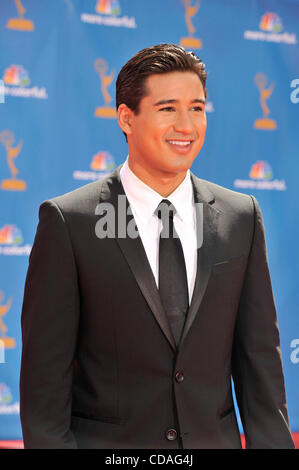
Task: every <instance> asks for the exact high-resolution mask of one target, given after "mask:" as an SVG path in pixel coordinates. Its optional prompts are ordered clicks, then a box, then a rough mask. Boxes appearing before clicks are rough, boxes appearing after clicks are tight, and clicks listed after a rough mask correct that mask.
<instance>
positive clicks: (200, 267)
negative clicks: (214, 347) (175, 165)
mask: <svg viewBox="0 0 299 470" xmlns="http://www.w3.org/2000/svg"><path fill="white" fill-rule="evenodd" d="M120 168H121V167H118V168H117V169H116V170H115V172H114V173H113V174H112V175H111V176H110V177H108V178H107V179H105V180H103V182H102V189H101V195H100V202H105V203H110V204H112V205H113V207H114V210H115V222H116V223H115V234H116V236H115V240H116V242H117V243H118V245H119V247H120V249H121V251H122V253H123V255H124V257H125V258H126V260H127V263H128V265H129V267H130V269H131V271H132V273H133V275H134V277H135V279H136V282H137V284H138V286H139V288H140V290H141V292H142V294H143V296H144V298H145V300H146V301H147V303H148V305H149V307H150V309H151V310H152V312H153V314H154V316H155V318H156V320H157V322H158V324H159V326H160V328H161V330H162V332H163V333H164V335H165V336H166V338H167V340H168V341H169V343H170V345H171V346H172V348H173V349H174V350H176V349H177V346H176V343H175V339H174V337H173V335H172V332H171V330H170V326H169V324H168V320H167V317H166V314H165V311H164V309H163V306H162V303H161V299H160V295H159V291H158V289H157V286H156V282H155V278H154V276H153V273H152V270H151V267H150V264H149V262H148V259H147V256H146V253H145V250H144V247H143V244H142V241H141V238H140V236H139V234H138V236H137V238H132V237H130V236H124V237H119V236H118V233H119V231H118V229H119V226H118V222H119V220H120V217H119V209H120V208H121V210H125V217H124V214H122V220H123V221H124V220H125V225H126V227H127V226H128V224H130V223H132V220H134V217H133V215H132V214H130V209H129V211H128V208H129V202H128V200H127V198H126V196H125V193H124V189H123V186H122V184H121V181H120V174H119V170H120ZM191 180H192V184H193V189H194V200H195V203H196V221H197V236H198V246H199V248H198V250H197V273H196V279H195V285H194V290H193V295H192V299H191V304H190V307H189V311H188V315H187V318H186V322H185V326H184V331H183V334H182V339H181V342H180V346H181V345H182V343H183V342H184V341H185V339H186V337H187V334H188V332H189V331H190V328H191V326H192V324H193V322H194V320H195V318H196V315H197V312H198V310H199V307H200V304H201V302H202V299H203V296H204V293H205V291H206V288H207V285H208V281H209V277H210V273H211V269H212V265H213V263H214V258H213V255H214V253H215V246H216V234H217V223H218V216H219V212H218V211H217V210H216V209H214V207H213V205H212V204H213V202H214V196H213V194H212V193H211V192H210V191H209V190H208V189H207V188H206V186H205V184H204V181H201V180H199V179H198V178H196V177H194V175H192V174H191ZM120 196H121V198H122V200H121V201H122V202H121V203H119V201H120V199H119V197H120ZM128 212H129V214H128ZM201 227H203V230H202V233H201ZM136 230H137V229H136ZM122 231H123V228H122ZM201 238H202V244H201V243H200V241H201V240H200V239H201Z"/></svg>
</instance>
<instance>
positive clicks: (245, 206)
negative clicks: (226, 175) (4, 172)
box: [192, 174, 255, 211]
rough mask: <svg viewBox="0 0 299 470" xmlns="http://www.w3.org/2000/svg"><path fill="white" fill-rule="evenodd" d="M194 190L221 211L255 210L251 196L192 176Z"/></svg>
mask: <svg viewBox="0 0 299 470" xmlns="http://www.w3.org/2000/svg"><path fill="white" fill-rule="evenodd" d="M192 180H193V184H194V188H195V189H196V190H197V192H198V193H199V195H200V196H202V198H203V199H204V200H206V201H207V202H211V203H213V205H214V207H215V208H216V209H218V210H219V211H226V210H229V209H230V210H241V211H243V210H250V211H252V210H253V206H254V202H255V200H254V198H253V197H252V196H251V195H249V194H244V193H240V192H238V191H234V190H232V189H229V188H226V187H224V186H221V185H219V184H217V183H214V182H212V181H208V180H205V179H202V178H198V177H197V176H195V175H194V174H192Z"/></svg>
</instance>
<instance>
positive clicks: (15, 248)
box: [0, 224, 32, 256]
mask: <svg viewBox="0 0 299 470" xmlns="http://www.w3.org/2000/svg"><path fill="white" fill-rule="evenodd" d="M23 241H24V240H23V235H22V232H21V230H20V229H19V228H18V227H17V226H16V225H14V224H11V225H10V224H6V225H3V226H2V227H0V255H16V256H22V255H25V256H29V255H30V252H31V248H32V247H31V246H30V245H28V244H26V245H22V243H23Z"/></svg>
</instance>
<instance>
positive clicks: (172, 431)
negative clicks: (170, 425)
mask: <svg viewBox="0 0 299 470" xmlns="http://www.w3.org/2000/svg"><path fill="white" fill-rule="evenodd" d="M176 438H177V432H176V430H175V429H169V430H168V431H167V432H166V439H168V441H175V440H176Z"/></svg>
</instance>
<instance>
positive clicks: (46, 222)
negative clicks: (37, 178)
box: [20, 201, 79, 449]
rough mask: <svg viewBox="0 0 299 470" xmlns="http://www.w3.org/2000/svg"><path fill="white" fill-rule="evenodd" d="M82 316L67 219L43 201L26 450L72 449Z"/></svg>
mask: <svg viewBox="0 0 299 470" xmlns="http://www.w3.org/2000/svg"><path fill="white" fill-rule="evenodd" d="M78 320H79V292H78V285H77V273H76V265H75V259H74V254H73V250H72V245H71V241H70V238H69V234H68V229H67V226H66V222H65V220H64V217H63V215H62V213H61V211H60V210H59V208H58V207H57V205H56V204H55V203H54V202H52V201H46V202H44V203H43V204H42V205H41V207H40V211H39V224H38V227H37V231H36V235H35V240H34V244H33V247H32V251H31V254H30V258H29V267H28V271H27V277H26V282H25V291H24V299H23V308H22V319H21V324H22V361H21V376H20V414H21V424H22V430H23V439H24V446H25V448H34V449H37V448H74V447H76V442H75V439H74V436H73V434H72V432H71V431H70V420H71V397H72V394H71V390H72V370H73V360H74V354H75V348H76V338H77V329H78Z"/></svg>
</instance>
